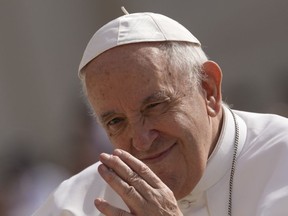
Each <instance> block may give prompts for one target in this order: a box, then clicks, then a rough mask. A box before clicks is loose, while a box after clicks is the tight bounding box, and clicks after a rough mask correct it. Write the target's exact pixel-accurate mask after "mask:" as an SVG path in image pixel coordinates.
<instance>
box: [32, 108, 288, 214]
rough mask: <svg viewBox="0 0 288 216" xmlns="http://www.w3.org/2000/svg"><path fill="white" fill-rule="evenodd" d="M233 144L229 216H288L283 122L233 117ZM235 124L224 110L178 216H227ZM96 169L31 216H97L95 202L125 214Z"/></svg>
mask: <svg viewBox="0 0 288 216" xmlns="http://www.w3.org/2000/svg"><path fill="white" fill-rule="evenodd" d="M233 112H234V113H235V115H236V119H237V122H238V125H239V135H240V136H239V143H238V154H237V162H236V170H235V175H234V180H233V192H232V216H288V119H287V118H284V117H280V116H276V115H269V114H256V113H249V112H242V111H235V110H234V111H233ZM234 136H235V123H234V120H233V116H232V114H231V112H230V111H229V110H228V108H226V107H224V121H223V127H222V131H221V134H220V138H219V140H218V144H217V146H216V148H215V150H214V152H213V153H212V155H211V156H210V158H209V160H208V164H207V168H206V171H205V173H204V175H203V176H202V178H201V180H200V181H199V183H198V184H197V186H196V187H195V189H194V190H193V191H192V192H191V193H190V194H189V195H188V196H187V197H185V198H183V199H181V200H179V201H178V205H179V207H180V208H181V210H182V212H183V214H184V216H188V215H191V216H208V215H209V216H226V215H228V203H229V181H230V172H231V165H232V158H233V152H234ZM98 165H99V163H96V164H94V165H92V166H90V167H88V168H87V169H85V170H84V171H82V172H81V173H79V174H77V175H75V176H73V177H71V178H70V179H68V180H66V181H64V182H63V183H62V184H61V185H60V186H59V187H58V188H57V189H56V190H55V192H53V193H52V194H51V195H50V196H49V198H48V200H47V201H46V203H45V204H44V205H43V206H42V207H41V208H40V209H39V210H38V211H37V212H36V213H35V214H34V216H70V215H77V216H99V215H101V214H100V213H99V211H98V210H97V209H96V207H95V206H94V200H95V198H97V197H103V198H104V199H106V200H107V201H108V202H110V203H111V204H113V205H115V206H117V207H120V208H122V209H126V210H128V209H127V206H126V205H125V203H124V202H123V201H122V200H121V198H120V197H119V196H118V195H117V194H116V193H115V192H114V191H113V190H112V189H111V188H110V187H109V186H108V185H107V184H106V183H105V182H104V181H103V180H102V178H101V176H100V175H99V173H98V172H97V166H98Z"/></svg>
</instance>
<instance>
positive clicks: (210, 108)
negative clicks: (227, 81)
mask: <svg viewBox="0 0 288 216" xmlns="http://www.w3.org/2000/svg"><path fill="white" fill-rule="evenodd" d="M203 73H204V74H205V79H204V80H203V81H202V89H203V91H204V97H205V101H206V107H207V113H208V115H209V116H211V117H214V116H216V115H217V114H218V112H219V111H220V109H221V101H222V95H221V82H222V71H221V68H220V67H219V66H218V64H216V63H215V62H213V61H207V62H205V63H204V64H203Z"/></svg>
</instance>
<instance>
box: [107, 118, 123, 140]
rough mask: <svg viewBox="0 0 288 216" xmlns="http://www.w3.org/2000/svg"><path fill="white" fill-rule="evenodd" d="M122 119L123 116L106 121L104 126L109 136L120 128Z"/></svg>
mask: <svg viewBox="0 0 288 216" xmlns="http://www.w3.org/2000/svg"><path fill="white" fill-rule="evenodd" d="M124 120H125V119H124V118H120V117H117V118H113V119H111V120H110V121H108V122H107V124H106V127H107V130H108V131H109V134H110V135H111V136H112V135H115V134H116V133H117V132H119V131H120V130H121V128H122V127H123V126H124Z"/></svg>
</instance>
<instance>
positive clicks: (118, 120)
mask: <svg viewBox="0 0 288 216" xmlns="http://www.w3.org/2000/svg"><path fill="white" fill-rule="evenodd" d="M121 121H123V119H122V118H114V119H112V120H111V121H109V122H108V123H107V126H114V125H116V124H118V123H120V122H121Z"/></svg>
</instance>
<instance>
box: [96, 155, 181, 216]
mask: <svg viewBox="0 0 288 216" xmlns="http://www.w3.org/2000/svg"><path fill="white" fill-rule="evenodd" d="M100 161H101V162H102V163H103V164H101V165H100V166H99V168H98V171H99V173H100V175H101V176H102V177H103V179H104V180H105V181H106V182H107V183H108V184H109V185H110V186H111V187H112V188H113V189H114V190H115V191H116V192H117V193H118V194H119V195H120V196H121V198H122V199H123V201H124V202H125V203H126V205H127V206H128V208H129V210H130V212H126V211H124V210H123V209H119V208H116V207H114V206H112V205H110V204H109V203H108V202H107V201H106V200H103V199H101V198H97V199H96V200H95V206H96V207H97V209H98V210H99V211H100V212H102V213H103V214H104V215H107V216H120V215H121V216H126V215H127V216H128V215H137V216H147V215H153V216H157V215H161V216H168V215H169V216H170V215H173V216H181V215H182V213H181V211H180V209H179V208H178V206H177V201H176V199H175V197H174V195H173V192H172V191H171V190H170V189H169V188H168V187H167V186H166V185H165V184H164V183H163V182H162V181H161V180H160V178H159V177H158V176H156V175H155V174H154V173H153V172H152V170H150V169H149V167H148V166H146V165H145V164H144V163H143V162H141V161H140V160H138V159H137V158H135V157H133V156H132V155H131V154H129V153H127V152H125V151H123V150H119V149H116V150H115V151H114V153H113V154H112V155H108V154H106V153H103V154H101V155H100Z"/></svg>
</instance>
